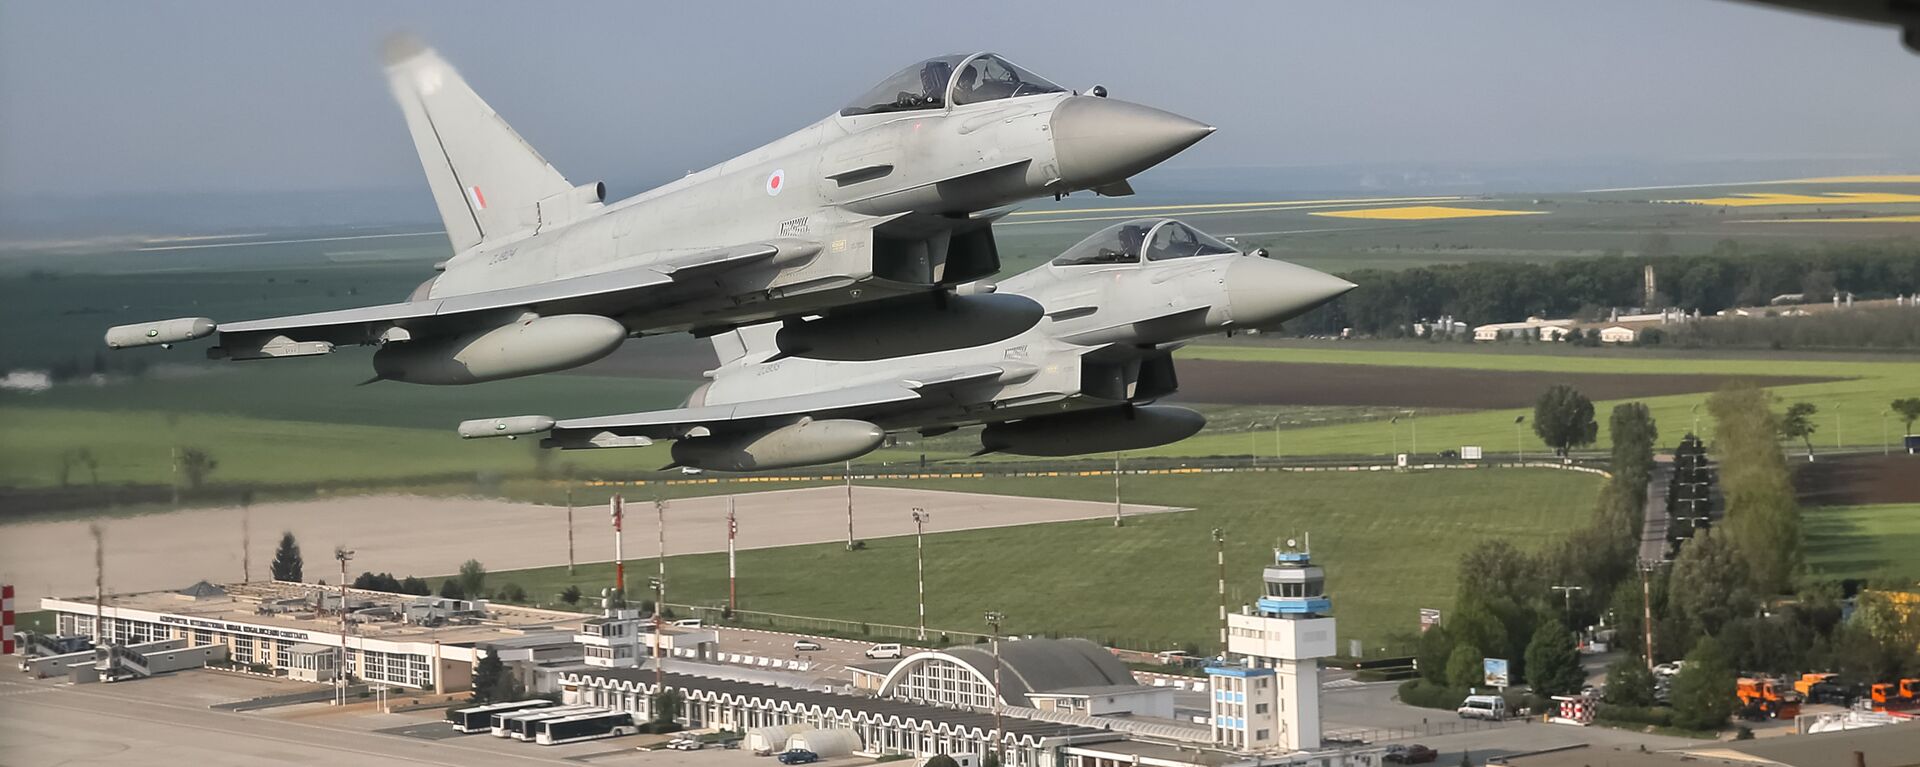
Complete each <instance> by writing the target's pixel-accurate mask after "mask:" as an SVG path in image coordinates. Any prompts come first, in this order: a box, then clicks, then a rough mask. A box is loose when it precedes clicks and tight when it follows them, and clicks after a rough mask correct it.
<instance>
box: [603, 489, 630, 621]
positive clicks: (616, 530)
mask: <svg viewBox="0 0 1920 767" xmlns="http://www.w3.org/2000/svg"><path fill="white" fill-rule="evenodd" d="M608 504H609V506H608V510H607V512H608V514H610V515H612V516H613V587H614V588H615V589H616V590H618V591H619V592H620V598H621V599H626V598H627V561H626V557H623V556H621V552H620V520H621V518H622V517H625V516H626V499H625V498H622V497H620V494H619V493H614V495H613V499H612V500H610V501H608Z"/></svg>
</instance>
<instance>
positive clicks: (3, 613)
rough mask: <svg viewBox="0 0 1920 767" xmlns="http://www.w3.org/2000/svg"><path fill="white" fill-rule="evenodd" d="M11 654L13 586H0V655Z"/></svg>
mask: <svg viewBox="0 0 1920 767" xmlns="http://www.w3.org/2000/svg"><path fill="white" fill-rule="evenodd" d="M12 654H13V584H11V583H9V584H6V585H3V586H0V655H12Z"/></svg>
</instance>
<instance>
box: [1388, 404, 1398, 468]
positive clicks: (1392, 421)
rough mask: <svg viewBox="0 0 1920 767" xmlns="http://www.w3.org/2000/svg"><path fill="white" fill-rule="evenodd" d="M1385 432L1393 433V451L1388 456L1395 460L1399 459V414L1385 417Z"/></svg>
mask: <svg viewBox="0 0 1920 767" xmlns="http://www.w3.org/2000/svg"><path fill="white" fill-rule="evenodd" d="M1387 432H1388V433H1390V434H1392V435H1393V437H1392V438H1393V453H1392V454H1391V455H1389V456H1388V457H1389V458H1392V459H1393V460H1394V461H1396V462H1397V461H1399V459H1400V416H1397V415H1396V416H1394V417H1392V418H1388V419H1387Z"/></svg>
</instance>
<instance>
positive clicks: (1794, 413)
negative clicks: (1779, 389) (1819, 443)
mask: <svg viewBox="0 0 1920 767" xmlns="http://www.w3.org/2000/svg"><path fill="white" fill-rule="evenodd" d="M1818 412H1820V408H1818V407H1815V406H1814V404H1813V403H1811V402H1795V403H1793V404H1792V405H1789V406H1787V414H1786V415H1784V416H1781V417H1780V436H1782V437H1786V438H1787V440H1788V441H1792V440H1796V439H1797V440H1801V441H1802V442H1804V443H1805V444H1806V446H1807V460H1809V461H1811V460H1813V433H1814V432H1816V431H1819V430H1820V425H1819V424H1816V423H1814V422H1813V416H1814V414H1815V413H1818Z"/></svg>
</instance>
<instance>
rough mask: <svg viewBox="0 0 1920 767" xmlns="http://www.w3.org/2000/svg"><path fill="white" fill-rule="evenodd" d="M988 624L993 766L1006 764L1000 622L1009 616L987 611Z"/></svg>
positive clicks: (997, 766)
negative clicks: (990, 627) (990, 662)
mask: <svg viewBox="0 0 1920 767" xmlns="http://www.w3.org/2000/svg"><path fill="white" fill-rule="evenodd" d="M986 617H987V625H988V626H992V627H993V767H1000V766H1001V765H1003V764H1006V757H1005V754H1006V744H1004V743H1002V742H1001V739H1002V738H1005V737H1006V736H1005V735H1004V734H1003V733H1004V732H1005V730H1004V729H1003V728H1002V727H1001V725H1000V709H1001V707H1002V705H1003V699H1002V698H1001V697H1000V622H1001V621H1004V620H1006V619H1007V616H1005V615H1003V614H1001V613H1000V612H998V611H996V610H988V611H987V616H986Z"/></svg>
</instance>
